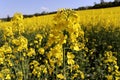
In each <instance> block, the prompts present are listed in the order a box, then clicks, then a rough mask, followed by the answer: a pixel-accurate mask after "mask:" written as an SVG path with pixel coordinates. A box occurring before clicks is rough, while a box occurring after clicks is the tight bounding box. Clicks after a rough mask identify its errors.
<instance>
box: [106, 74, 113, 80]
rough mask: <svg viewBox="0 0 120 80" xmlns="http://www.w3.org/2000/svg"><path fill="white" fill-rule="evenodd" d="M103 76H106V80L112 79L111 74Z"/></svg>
mask: <svg viewBox="0 0 120 80" xmlns="http://www.w3.org/2000/svg"><path fill="white" fill-rule="evenodd" d="M105 77H106V78H107V80H113V75H107V76H105Z"/></svg>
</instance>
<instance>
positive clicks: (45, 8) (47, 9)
mask: <svg viewBox="0 0 120 80" xmlns="http://www.w3.org/2000/svg"><path fill="white" fill-rule="evenodd" d="M41 10H42V11H49V8H47V7H44V6H42V7H41Z"/></svg>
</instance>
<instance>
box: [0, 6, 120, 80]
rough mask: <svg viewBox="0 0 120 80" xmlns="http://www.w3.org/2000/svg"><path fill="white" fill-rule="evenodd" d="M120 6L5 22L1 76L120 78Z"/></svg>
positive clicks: (3, 79) (13, 79)
mask: <svg viewBox="0 0 120 80" xmlns="http://www.w3.org/2000/svg"><path fill="white" fill-rule="evenodd" d="M119 10H120V7H114V8H106V9H93V10H83V11H74V10H70V9H62V10H59V11H58V12H57V13H56V14H52V15H44V16H39V17H35V16H34V17H32V18H25V19H24V18H23V16H22V14H21V13H15V14H14V16H13V18H12V20H11V21H9V22H3V21H0V80H104V79H105V80H120V68H119V67H120V19H119V18H120V11H119Z"/></svg>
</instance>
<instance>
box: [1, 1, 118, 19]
mask: <svg viewBox="0 0 120 80" xmlns="http://www.w3.org/2000/svg"><path fill="white" fill-rule="evenodd" d="M117 6H120V2H117V1H114V2H101V3H100V4H96V3H94V6H86V7H79V8H76V9H73V10H87V9H100V8H108V7H117ZM56 12H57V11H53V12H45V11H43V12H41V13H35V14H32V15H23V16H24V18H30V17H33V16H43V15H49V14H55V13H56ZM11 18H12V17H9V15H8V16H7V18H2V19H1V20H2V21H10V20H11Z"/></svg>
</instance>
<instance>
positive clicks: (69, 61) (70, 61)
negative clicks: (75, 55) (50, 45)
mask: <svg viewBox="0 0 120 80" xmlns="http://www.w3.org/2000/svg"><path fill="white" fill-rule="evenodd" d="M67 63H68V64H70V65H73V64H74V63H75V61H74V60H73V59H68V60H67Z"/></svg>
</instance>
